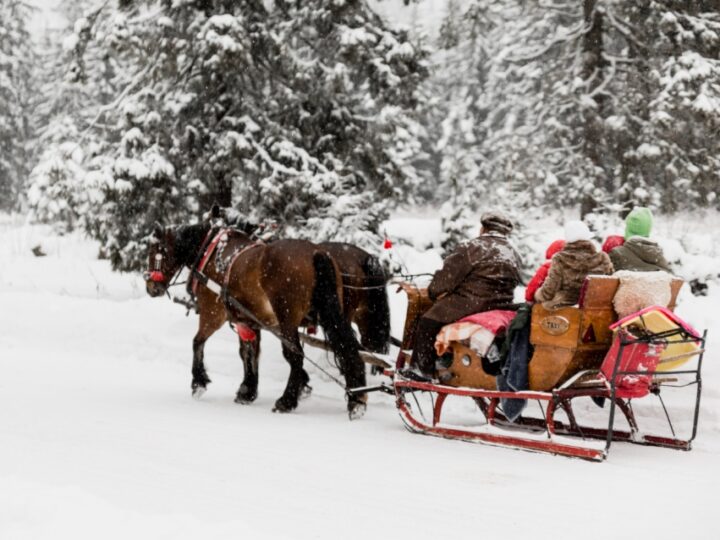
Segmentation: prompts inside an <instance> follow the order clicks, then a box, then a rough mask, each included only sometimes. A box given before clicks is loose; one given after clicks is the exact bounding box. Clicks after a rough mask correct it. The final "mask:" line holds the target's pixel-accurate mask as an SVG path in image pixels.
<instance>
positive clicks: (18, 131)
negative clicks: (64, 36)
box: [0, 0, 34, 210]
mask: <svg viewBox="0 0 720 540" xmlns="http://www.w3.org/2000/svg"><path fill="white" fill-rule="evenodd" d="M31 9H32V8H31V7H30V5H29V4H28V3H26V2H25V1H24V0H3V2H2V3H0V210H9V209H12V208H14V207H16V206H17V204H18V202H19V197H20V193H21V191H22V190H21V188H22V184H23V182H24V181H25V176H26V175H27V172H28V163H29V162H30V158H31V151H32V148H31V147H30V144H29V143H30V140H31V139H32V136H33V123H32V94H31V90H32V77H33V57H34V51H33V48H32V44H31V40H30V34H29V31H28V22H29V20H30V16H31Z"/></svg>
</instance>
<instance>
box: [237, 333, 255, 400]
mask: <svg viewBox="0 0 720 540" xmlns="http://www.w3.org/2000/svg"><path fill="white" fill-rule="evenodd" d="M253 330H254V331H255V339H254V340H253V341H243V340H242V339H241V340H240V357H241V358H242V361H243V366H244V368H245V376H244V378H243V382H242V383H241V384H240V388H238V391H237V395H236V396H235V403H252V402H253V401H255V399H256V398H257V389H258V373H259V361H260V329H259V328H253Z"/></svg>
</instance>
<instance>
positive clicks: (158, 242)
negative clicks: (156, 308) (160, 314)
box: [143, 223, 182, 297]
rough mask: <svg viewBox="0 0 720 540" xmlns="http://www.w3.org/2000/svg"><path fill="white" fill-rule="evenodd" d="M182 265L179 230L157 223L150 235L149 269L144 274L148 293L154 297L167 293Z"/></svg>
mask: <svg viewBox="0 0 720 540" xmlns="http://www.w3.org/2000/svg"><path fill="white" fill-rule="evenodd" d="M181 267H182V261H181V260H180V259H179V257H178V256H177V232H176V231H175V230H173V229H172V228H164V227H162V226H161V225H160V224H159V223H156V224H155V229H154V230H153V233H152V235H151V237H150V248H149V250H148V269H147V271H146V272H145V274H144V276H143V277H144V279H145V289H146V290H147V293H148V294H149V295H150V296H153V297H155V296H162V295H163V294H165V291H167V288H168V286H169V285H170V281H171V280H172V279H173V277H174V276H175V274H177V273H178V271H179V270H180V268H181Z"/></svg>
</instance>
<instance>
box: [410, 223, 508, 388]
mask: <svg viewBox="0 0 720 540" xmlns="http://www.w3.org/2000/svg"><path fill="white" fill-rule="evenodd" d="M480 223H481V224H482V227H481V228H480V236H479V237H478V238H475V239H474V240H471V241H470V242H467V243H464V244H462V245H460V246H459V247H458V248H456V249H455V251H453V252H452V253H451V254H450V255H448V256H447V257H446V258H445V261H444V262H443V267H442V268H441V269H440V270H438V271H437V272H435V276H434V277H433V280H432V282H431V283H430V286H429V287H428V295H429V296H430V299H431V300H433V301H434V302H435V303H434V305H433V306H432V307H431V308H430V309H429V310H428V311H427V312H426V313H425V314H424V315H423V316H422V317H421V318H420V320H419V322H418V326H417V328H416V330H415V343H414V346H413V355H412V366H413V368H417V369H419V370H420V371H421V372H422V373H423V374H426V375H432V374H433V373H434V371H435V361H436V359H437V356H436V354H435V337H436V336H437V334H438V332H439V331H440V329H441V328H442V327H443V326H445V325H446V324H449V323H453V322H455V321H457V320H459V319H462V318H463V317H467V316H468V315H472V314H473V313H480V312H482V311H489V310H492V309H498V308H502V307H507V306H508V305H510V304H512V303H513V296H514V294H513V293H514V291H515V287H517V286H518V285H519V284H520V257H519V256H518V254H517V252H516V251H515V250H514V249H513V247H512V246H511V245H510V242H509V241H508V239H507V236H508V235H509V234H510V233H511V232H512V229H513V224H512V222H511V221H510V219H508V218H507V217H505V216H504V215H502V214H500V213H497V212H487V213H485V214H483V215H482V217H481V218H480Z"/></svg>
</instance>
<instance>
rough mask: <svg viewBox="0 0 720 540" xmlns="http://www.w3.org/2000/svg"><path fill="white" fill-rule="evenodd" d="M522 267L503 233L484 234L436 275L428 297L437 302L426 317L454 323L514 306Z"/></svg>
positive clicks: (455, 254)
mask: <svg viewBox="0 0 720 540" xmlns="http://www.w3.org/2000/svg"><path fill="white" fill-rule="evenodd" d="M519 267H520V258H519V257H518V254H517V252H516V251H515V250H514V249H513V247H512V246H511V245H510V242H508V239H507V238H506V237H505V236H503V235H501V234H498V233H488V234H483V235H481V236H479V237H478V238H476V239H474V240H472V241H470V242H467V243H465V244H462V245H461V246H459V247H458V248H457V249H456V250H455V251H453V252H452V253H451V254H450V255H448V256H447V258H446V259H445V261H444V262H443V267H442V268H441V269H440V270H438V271H437V272H435V276H434V277H433V280H432V282H431V283H430V286H429V287H428V294H429V296H430V299H431V300H437V301H436V302H435V304H434V305H433V307H431V308H430V310H429V311H428V312H427V313H425V315H424V317H426V318H429V319H433V320H435V321H438V322H444V323H451V322H455V321H457V320H458V319H462V318H463V317H466V316H468V315H472V314H473V313H479V312H482V311H488V310H490V309H494V308H497V307H502V306H505V305H507V304H512V302H513V292H514V290H515V287H517V286H518V285H519V283H520V270H519ZM443 295H444V296H443ZM440 296H442V298H440Z"/></svg>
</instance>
